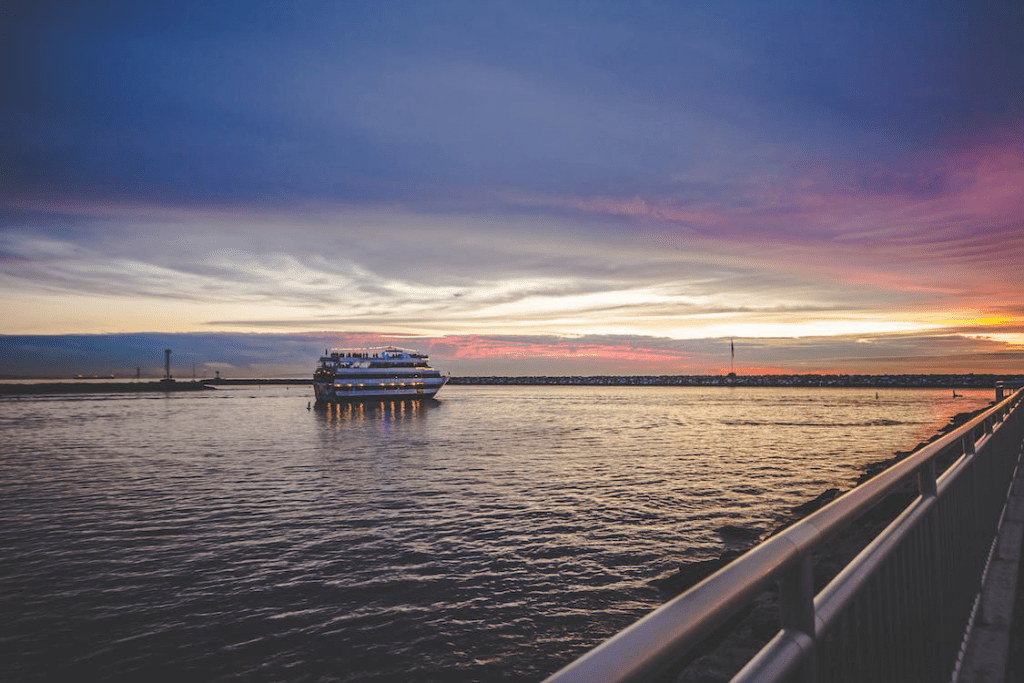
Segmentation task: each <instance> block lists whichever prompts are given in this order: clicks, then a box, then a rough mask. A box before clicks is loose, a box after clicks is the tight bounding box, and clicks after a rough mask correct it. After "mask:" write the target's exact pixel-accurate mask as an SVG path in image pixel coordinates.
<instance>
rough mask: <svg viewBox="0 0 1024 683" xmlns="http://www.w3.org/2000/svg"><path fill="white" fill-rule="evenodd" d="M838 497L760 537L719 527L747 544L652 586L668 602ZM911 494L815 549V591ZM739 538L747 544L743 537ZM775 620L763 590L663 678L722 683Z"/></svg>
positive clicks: (774, 627) (770, 595) (774, 607)
mask: <svg viewBox="0 0 1024 683" xmlns="http://www.w3.org/2000/svg"><path fill="white" fill-rule="evenodd" d="M987 409H988V408H987V407H986V408H981V409H979V410H976V411H972V412H965V413H959V414H957V415H955V416H953V417H952V418H950V420H949V423H948V424H947V425H946V426H944V427H943V428H942V429H940V430H939V431H938V432H937V433H936V434H934V435H933V436H932V437H930V438H929V439H928V440H927V441H923V442H921V443H919V444H918V445H917V446H915V447H914V448H913V449H911V450H909V451H898V452H897V453H895V454H894V456H893V457H892V458H888V459H886V460H880V461H876V462H872V463H868V464H866V465H864V466H863V467H862V468H861V470H862V471H861V475H860V477H859V478H858V480H857V483H856V486H859V485H860V484H862V483H864V482H865V481H867V480H868V479H871V478H872V477H874V476H876V475H877V474H879V473H880V472H882V471H884V470H886V469H888V468H889V467H891V466H892V465H894V464H896V463H897V462H899V461H900V460H902V459H904V458H906V457H907V456H908V455H910V454H911V453H914V452H916V451H918V450H920V449H921V448H922V447H924V446H926V445H927V444H929V443H931V442H933V441H935V440H936V439H938V438H940V437H941V436H943V435H944V434H946V433H948V432H950V431H952V430H953V429H956V428H957V427H959V426H960V425H962V424H964V423H965V422H967V421H969V420H970V419H971V418H973V417H974V416H976V415H978V414H979V413H982V412H984V411H985V410H987ZM954 459H955V458H953V457H949V458H947V462H938V463H937V464H938V468H937V471H938V472H941V471H944V470H945V469H946V468H947V467H949V465H951V464H952V462H953V461H954ZM842 493H844V491H840V490H839V489H837V488H830V489H828V490H826V491H823V492H821V493H820V494H819V495H818V496H816V497H815V498H813V499H811V500H809V501H807V502H805V503H802V504H800V505H797V506H794V507H793V508H791V509H790V510H789V511H788V512H787V514H786V516H785V517H784V518H783V519H782V520H781V521H780V522H779V523H778V524H777V525H776V526H775V527H774V528H773V529H772V530H771V531H769V532H768V533H764V534H762V533H759V532H757V531H755V530H747V529H743V528H736V527H733V526H732V525H727V526H726V527H722V528H721V529H719V530H718V531H719V534H720V535H722V537H723V538H725V539H728V540H729V541H731V542H733V543H737V544H740V543H739V542H740V541H744V540H746V542H745V543H742V547H740V548H738V549H730V550H726V551H724V552H723V553H722V554H721V555H719V557H717V558H714V559H710V560H701V561H695V562H688V563H685V564H683V565H681V566H680V567H679V569H678V570H677V571H676V572H674V573H673V574H671V575H669V576H665V577H661V578H659V579H656V580H655V581H653V584H654V585H655V586H656V587H657V588H658V589H659V590H660V591H661V592H662V594H663V595H664V597H665V600H666V601H667V600H669V599H670V598H672V597H675V596H676V595H678V594H680V593H682V592H684V591H686V590H687V589H689V588H690V587H692V586H694V585H696V584H697V583H699V582H700V581H702V580H704V579H705V578H707V577H708V576H710V575H711V574H713V573H714V572H716V571H717V570H718V569H720V568H721V567H723V566H725V565H726V564H728V563H729V562H731V561H732V560H734V559H736V558H737V557H739V556H740V555H742V554H743V553H745V552H747V551H748V550H750V549H751V548H753V547H754V546H755V545H757V544H758V543H760V542H762V541H764V540H765V539H767V538H769V537H771V536H774V535H775V534H777V533H779V532H780V531H782V530H783V529H785V528H787V527H789V526H791V525H792V524H794V523H796V522H798V521H800V520H801V519H803V518H805V517H806V516H807V515H809V514H811V513H812V512H815V511H816V510H818V509H820V508H822V507H824V506H825V505H827V504H828V503H830V502H831V501H833V500H834V499H836V498H838V497H839V496H840V495H841V494H842ZM916 496H917V487H916V485H914V484H913V483H911V484H908V485H906V486H905V487H904V488H903V489H902V490H900V491H897V492H894V493H892V494H890V495H889V496H888V497H886V498H885V499H884V500H882V502H880V503H879V504H878V505H876V506H875V507H874V508H872V509H871V510H870V511H869V512H867V513H866V514H865V515H863V516H862V517H861V518H860V519H859V520H857V522H855V523H854V524H852V525H851V526H850V527H849V528H848V529H847V530H846V531H845V532H844V533H843V534H840V535H839V536H838V537H837V538H835V539H833V540H831V541H829V542H828V543H826V544H825V545H824V546H823V547H821V548H819V549H818V550H817V551H816V552H815V554H814V583H815V590H816V591H819V590H821V589H822V588H824V586H825V585H827V584H828V582H829V581H831V580H832V578H834V577H835V576H836V575H837V574H838V573H839V572H840V571H841V570H842V568H843V567H844V566H845V565H846V564H847V563H848V562H849V561H850V560H852V559H853V558H854V557H855V556H856V555H857V553H859V552H860V551H861V550H863V549H864V548H865V547H866V546H867V545H868V543H870V542H871V541H872V540H873V539H874V538H875V537H876V536H877V535H878V534H879V533H880V532H881V531H882V529H884V528H885V527H886V526H887V525H888V524H890V523H891V522H892V521H893V520H894V519H896V517H897V516H899V514H900V513H901V512H902V511H903V510H905V509H906V507H907V506H908V505H909V504H910V503H911V502H912V501H913V500H914V498H915V497H916ZM744 535H746V536H747V539H749V540H747V539H744V538H743V536H744ZM778 618H779V617H778V600H777V595H776V593H775V591H774V590H769V591H766V592H765V593H764V594H763V595H761V596H760V597H759V598H758V599H757V600H755V602H754V604H753V605H751V606H750V607H749V608H747V609H745V610H741V612H740V613H738V614H737V615H736V616H734V617H733V618H732V619H731V620H729V622H727V623H726V624H725V625H724V626H722V627H721V628H720V629H719V630H718V632H716V633H715V634H714V635H712V636H711V637H710V638H709V639H708V640H707V641H705V642H704V643H703V644H701V645H700V646H698V647H697V648H696V649H695V650H694V651H692V652H691V653H690V654H689V655H688V656H687V657H686V659H685V660H684V661H683V662H682V663H681V664H680V665H679V666H677V667H676V670H675V672H674V673H673V674H672V675H671V677H669V678H667V679H666V680H669V681H675V682H676V683H725V682H726V681H728V680H730V679H731V678H732V677H733V676H734V675H735V674H736V673H737V672H738V671H739V669H740V668H742V666H743V665H744V664H745V663H746V662H747V661H749V660H750V659H751V658H752V657H753V656H754V655H755V654H756V653H757V651H758V650H760V649H761V648H762V647H763V646H764V645H765V644H767V643H768V641H769V640H770V639H771V638H772V637H773V636H774V635H775V633H776V632H777V631H778V628H779V622H778Z"/></svg>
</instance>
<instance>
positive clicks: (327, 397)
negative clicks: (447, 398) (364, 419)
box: [313, 378, 447, 405]
mask: <svg viewBox="0 0 1024 683" xmlns="http://www.w3.org/2000/svg"><path fill="white" fill-rule="evenodd" d="M445 379H447V378H445ZM444 384H445V382H444V381H442V382H440V383H439V384H431V385H428V386H422V387H359V388H356V389H346V388H341V387H336V386H334V385H333V384H318V383H314V384H313V393H314V394H315V395H316V402H317V404H318V405H323V404H327V403H362V402H381V401H415V400H418V399H431V398H434V395H435V394H437V392H438V391H440V389H441V387H442V386H444Z"/></svg>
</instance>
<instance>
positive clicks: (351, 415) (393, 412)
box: [316, 398, 440, 425]
mask: <svg viewBox="0 0 1024 683" xmlns="http://www.w3.org/2000/svg"><path fill="white" fill-rule="evenodd" d="M439 405H440V401H438V400H437V399H433V398H430V399H413V400H405V401H354V402H347V403H328V404H324V405H319V406H317V408H316V412H317V414H319V415H323V416H324V417H325V418H326V419H325V422H326V424H329V425H330V424H335V425H340V424H343V423H345V422H352V421H362V420H376V421H380V422H393V421H395V420H405V419H416V418H418V417H420V415H421V414H423V413H424V411H427V410H430V409H431V408H436V407H437V406H439Z"/></svg>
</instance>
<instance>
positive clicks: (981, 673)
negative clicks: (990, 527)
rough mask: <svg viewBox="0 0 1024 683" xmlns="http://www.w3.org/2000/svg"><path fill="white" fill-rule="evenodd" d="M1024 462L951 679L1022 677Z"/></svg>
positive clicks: (985, 682)
mask: <svg viewBox="0 0 1024 683" xmlns="http://www.w3.org/2000/svg"><path fill="white" fill-rule="evenodd" d="M1022 451H1024V445H1022ZM1022 544H1024V463H1020V462H1018V466H1017V474H1016V478H1015V479H1014V482H1013V490H1012V493H1011V494H1010V499H1009V502H1008V503H1007V507H1006V516H1005V517H1004V519H1003V524H1002V526H1001V527H1000V529H999V537H998V539H997V541H996V545H995V549H994V552H993V556H992V561H991V563H990V564H989V567H988V570H987V571H986V574H985V583H984V586H983V588H982V591H981V600H980V602H979V605H978V611H977V614H976V615H975V618H974V625H973V627H972V629H971V632H970V636H969V638H968V641H967V649H966V653H965V655H964V661H963V665H962V667H961V669H960V675H959V677H958V678H957V679H956V683H1020V682H1021V681H1024V594H1022V591H1020V590H1019V588H1020V587H1021V584H1022V573H1024V567H1022V566H1021V546H1022Z"/></svg>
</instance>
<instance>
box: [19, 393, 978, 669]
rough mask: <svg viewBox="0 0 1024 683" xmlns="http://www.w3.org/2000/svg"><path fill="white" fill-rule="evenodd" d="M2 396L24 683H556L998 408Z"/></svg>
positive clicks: (709, 400) (701, 398)
mask: <svg viewBox="0 0 1024 683" xmlns="http://www.w3.org/2000/svg"><path fill="white" fill-rule="evenodd" d="M962 393H963V394H965V396H964V397H963V398H957V399H954V398H953V397H952V393H951V392H950V391H945V390H943V391H939V390H917V389H889V390H878V391H877V393H876V391H875V390H873V389H871V390H868V389H804V388H801V389H785V388H725V387H692V388H691V387H557V386H556V387H529V386H516V387H508V386H494V387H489V386H449V387H446V388H444V389H443V390H442V392H441V393H440V394H439V395H438V399H439V400H437V401H435V402H428V403H412V404H383V405H376V406H374V405H367V406H362V407H360V406H349V407H343V408H340V409H332V410H326V411H317V410H309V409H308V403H309V401H310V399H311V398H312V396H311V391H310V390H309V389H308V388H305V387H298V386H293V387H286V386H262V387H261V386H247V387H232V388H221V389H218V390H216V391H209V392H202V393H178V394H133V395H88V396H53V397H47V396H31V397H23V398H20V399H19V398H6V399H0V610H2V612H0V680H4V681H36V680H39V681H41V680H68V681H70V680H123V681H143V680H145V681H154V680H196V681H332V680H336V681H492V680H516V681H519V680H522V681H532V680H539V679H542V678H543V677H544V676H545V675H547V674H550V673H552V672H553V671H555V670H557V669H558V668H560V667H561V666H563V665H564V664H566V663H568V662H569V661H571V660H572V659H573V658H574V657H576V656H578V655H579V654H581V653H582V652H584V651H586V650H587V649H589V648H590V647H592V646H594V645H596V644H597V643H599V642H600V641H601V640H603V639H604V638H606V637H608V636H610V635H612V634H613V633H615V632H616V631H618V630H620V629H621V628H623V627H625V626H627V625H628V624H630V623H632V622H633V621H635V620H636V619H637V618H639V617H640V616H642V615H644V614H646V613H647V612H648V611H650V610H651V609H653V608H655V607H657V606H658V605H659V604H661V603H662V601H663V600H664V599H665V596H663V595H662V594H661V593H660V592H659V591H658V590H657V589H656V588H655V587H654V586H653V585H652V581H653V580H655V579H657V578H659V577H664V576H667V575H669V574H671V573H672V572H673V571H675V570H676V569H677V568H678V567H679V565H680V564H681V563H684V562H688V561H692V560H700V559H708V558H711V557H716V556H717V555H718V554H719V553H720V552H721V551H722V550H724V549H726V548H728V547H730V543H733V542H735V541H734V539H730V536H729V534H727V533H725V530H728V529H730V528H733V529H735V528H742V529H749V530H751V533H762V532H764V531H767V530H769V529H771V528H772V527H773V525H774V524H776V523H777V522H778V521H779V520H780V519H782V518H783V517H785V516H786V515H787V514H788V512H789V509H790V508H791V507H793V506H795V505H798V504H800V503H803V502H805V501H807V500H810V499H812V498H814V497H815V496H817V495H818V494H819V493H821V492H822V491H823V490H825V489H827V488H830V487H838V488H841V489H847V488H849V487H851V486H852V485H853V483H854V482H855V481H856V479H857V477H858V476H859V474H860V468H861V467H862V466H863V465H864V464H866V463H870V462H874V461H878V460H883V459H886V458H889V457H891V456H892V455H893V453H894V452H895V451H898V450H910V449H912V448H913V447H914V446H915V445H916V444H918V443H919V442H920V441H923V440H925V439H927V438H928V437H929V436H931V435H932V434H933V433H935V432H936V430H937V429H939V428H940V427H942V426H943V425H944V424H946V423H947V422H948V419H949V418H950V417H951V416H952V415H954V414H955V413H958V412H964V411H969V410H974V409H977V408H980V407H984V406H985V405H987V404H988V403H989V402H990V401H991V399H992V398H993V392H992V391H990V390H985V391H967V390H965V391H963V392H962Z"/></svg>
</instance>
